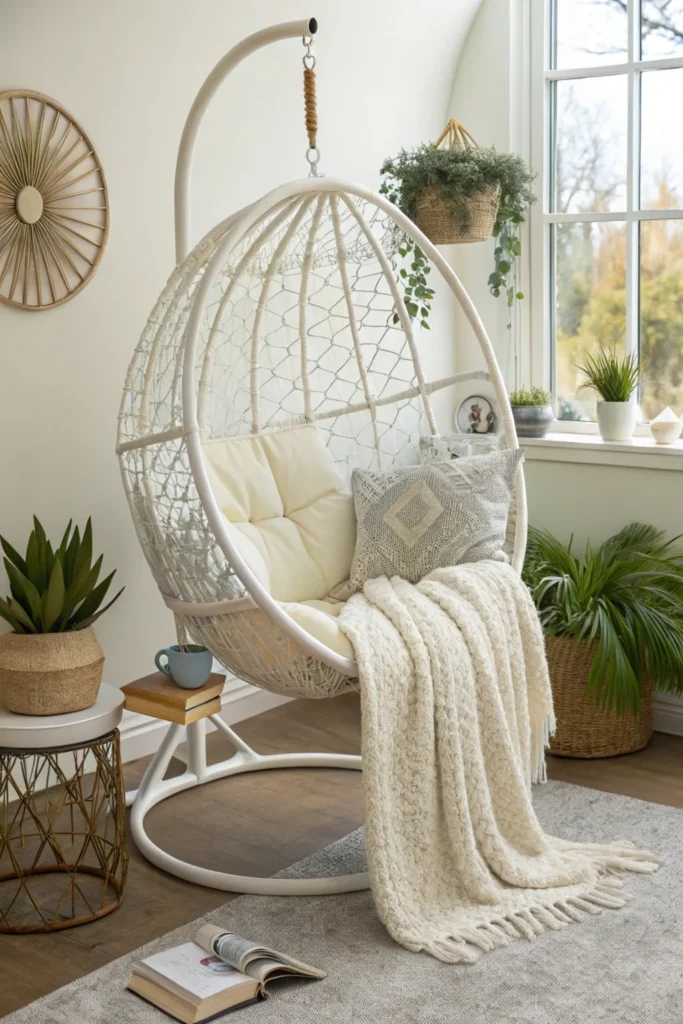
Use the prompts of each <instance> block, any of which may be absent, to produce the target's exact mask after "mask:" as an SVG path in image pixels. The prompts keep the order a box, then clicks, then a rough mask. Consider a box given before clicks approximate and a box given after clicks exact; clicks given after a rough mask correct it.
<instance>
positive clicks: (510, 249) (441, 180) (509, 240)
mask: <svg viewBox="0 0 683 1024" xmlns="http://www.w3.org/2000/svg"><path fill="white" fill-rule="evenodd" d="M380 173H381V174H382V175H383V179H384V180H383V182H382V185H381V187H380V192H381V193H382V194H383V195H385V196H387V198H388V199H389V200H390V201H391V202H392V203H395V204H396V206H398V207H399V209H401V210H402V211H403V213H405V214H406V215H407V216H408V217H410V218H411V220H415V217H416V213H417V201H418V197H419V195H420V192H421V191H422V189H424V188H426V187H427V186H429V185H438V186H439V188H440V189H441V192H442V194H443V196H444V197H445V198H446V199H448V200H449V201H450V203H451V206H452V210H453V214H454V217H455V218H456V221H457V222H458V223H459V225H460V227H461V228H462V229H463V230H467V228H468V227H469V217H470V204H469V200H470V199H471V197H472V196H474V195H477V194H478V193H481V192H486V191H490V190H491V189H492V188H496V187H497V188H499V189H500V201H499V205H498V213H497V216H496V221H495V225H494V228H493V237H494V238H495V239H496V245H495V248H494V259H495V267H494V270H493V272H492V273H491V275H490V276H489V282H488V283H489V287H490V289H491V292H492V294H493V295H495V296H496V297H497V296H499V295H500V294H501V293H503V292H504V293H505V296H506V301H507V304H508V306H509V307H512V305H513V304H514V302H515V299H523V298H524V295H523V294H522V292H521V291H518V290H517V288H516V285H515V280H516V261H517V259H518V257H519V256H520V254H521V251H522V246H521V241H520V238H519V226H520V224H522V222H523V221H524V216H525V214H526V212H527V210H528V209H529V206H530V205H531V203H533V202H534V194H533V192H532V184H533V180H534V175H533V174H532V173H531V172H530V171H529V169H528V168H527V166H526V164H525V163H524V161H523V160H522V158H521V157H520V156H516V155H515V154H512V153H498V152H496V150H495V149H484V148H472V147H467V148H464V149H456V148H451V149H446V148H444V149H440V148H437V147H436V146H434V145H432V144H425V145H422V146H418V147H417V148H416V149H413V150H411V151H410V152H409V151H407V150H405V149H402V150H401V151H400V153H399V154H398V156H397V157H394V158H393V159H387V160H385V161H384V163H383V164H382V167H381V168H380ZM399 253H400V254H401V255H402V256H408V255H412V256H413V257H415V256H418V260H417V262H418V267H417V270H418V271H419V274H421V275H423V276H422V280H419V279H418V275H416V274H415V272H414V271H415V269H416V268H415V267H411V270H412V271H413V273H412V275H411V274H409V273H408V272H407V273H406V276H405V277H404V280H405V281H406V282H407V284H408V287H410V288H412V289H413V291H412V293H411V294H408V293H407V298H408V299H410V300H414V299H415V298H416V297H417V298H420V296H418V295H417V292H416V288H418V287H421V288H425V287H426V288H427V290H428V291H430V289H429V287H428V285H427V284H426V279H425V278H424V269H425V268H424V266H423V265H422V263H421V260H424V261H425V264H426V263H427V261H426V258H425V257H424V254H423V253H421V252H420V251H419V247H418V246H416V245H415V243H414V242H413V241H412V239H409V238H408V237H407V236H406V235H403V236H402V238H401V244H400V247H399ZM413 262H415V260H413ZM402 276H403V275H402ZM411 276H412V277H414V278H415V280H416V284H414V285H410V282H409V278H410V277H411ZM433 294H434V293H433V291H432V292H431V296H430V297H429V298H432V297H433ZM423 297H424V294H423ZM412 305H413V306H416V307H417V309H416V311H415V312H414V313H411V316H412V317H417V316H418V313H419V316H420V321H421V322H422V325H423V326H426V324H427V320H428V317H429V312H430V309H431V306H430V304H429V299H428V301H426V302H420V303H417V302H415V301H412ZM409 312H410V310H409ZM397 321H398V316H397V315H396V314H394V322H397Z"/></svg>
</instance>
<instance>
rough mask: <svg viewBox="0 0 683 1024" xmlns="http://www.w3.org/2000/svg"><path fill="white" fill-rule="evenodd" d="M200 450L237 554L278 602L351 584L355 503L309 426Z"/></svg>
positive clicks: (216, 443) (321, 594)
mask: <svg viewBox="0 0 683 1024" xmlns="http://www.w3.org/2000/svg"><path fill="white" fill-rule="evenodd" d="M202 450H203V452H204V458H205V460H206V466H207V470H208V473H209V479H210V482H211V487H212V490H213V493H214V496H215V498H216V501H217V503H218V507H219V508H220V509H221V511H222V513H223V515H224V516H225V518H226V519H227V520H228V521H229V522H230V523H231V524H232V525H233V527H234V530H233V531H232V532H233V536H234V539H235V542H236V544H237V546H238V549H239V551H240V554H241V555H242V556H243V558H244V559H245V561H246V562H247V564H248V565H249V567H250V569H251V570H252V571H253V572H254V573H255V575H256V576H257V577H258V579H259V580H260V582H261V583H262V584H263V586H264V587H266V588H267V589H268V590H269V591H270V593H271V594H272V596H273V597H274V598H275V599H276V600H277V601H306V600H317V599H320V598H323V597H325V595H326V594H328V593H329V591H330V590H331V589H332V587H335V586H336V585H337V584H338V583H341V582H342V580H346V579H348V576H349V570H350V567H351V560H352V558H353V552H354V549H355V545H356V517H355V513H354V508H353V499H352V497H351V494H350V492H349V491H347V489H346V486H345V484H344V482H343V480H342V478H341V476H340V475H339V473H338V471H337V467H336V466H335V464H334V460H333V459H332V456H331V455H330V454H329V452H328V451H327V449H326V448H325V445H324V443H323V438H322V435H321V434H320V433H319V432H318V429H317V427H316V426H315V425H314V424H306V425H305V426H299V427H289V428H287V429H285V430H280V431H277V432H274V433H269V434H253V435H250V436H248V437H232V438H227V439H225V440H219V441H207V442H205V443H204V444H203V446H202Z"/></svg>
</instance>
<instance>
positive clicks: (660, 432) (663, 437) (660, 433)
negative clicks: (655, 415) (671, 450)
mask: <svg viewBox="0 0 683 1024" xmlns="http://www.w3.org/2000/svg"><path fill="white" fill-rule="evenodd" d="M681 429H683V423H682V422H681V421H680V420H660V421H659V423H657V422H655V421H654V420H653V421H652V422H651V423H650V433H651V434H652V436H653V438H654V439H655V441H656V442H657V444H673V443H674V441H677V440H678V438H679V437H680V436H681Z"/></svg>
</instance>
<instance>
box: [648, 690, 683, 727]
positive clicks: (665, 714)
mask: <svg viewBox="0 0 683 1024" xmlns="http://www.w3.org/2000/svg"><path fill="white" fill-rule="evenodd" d="M652 724H653V725H654V728H655V731H656V732H668V733H670V734H671V735H672V736H683V700H682V699H681V698H680V697H678V698H677V697H669V696H667V695H666V694H662V695H661V696H656V697H655V699H654V703H653V706H652Z"/></svg>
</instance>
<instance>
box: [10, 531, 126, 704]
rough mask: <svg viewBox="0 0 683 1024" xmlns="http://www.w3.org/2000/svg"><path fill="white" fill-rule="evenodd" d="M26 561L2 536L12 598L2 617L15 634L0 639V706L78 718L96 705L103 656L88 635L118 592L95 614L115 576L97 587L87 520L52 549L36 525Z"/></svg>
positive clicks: (98, 562)
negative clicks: (70, 714) (82, 527)
mask: <svg viewBox="0 0 683 1024" xmlns="http://www.w3.org/2000/svg"><path fill="white" fill-rule="evenodd" d="M33 523H34V528H33V531H32V532H31V536H30V537H29V541H28V545H27V548H26V554H25V555H24V556H22V555H20V554H19V552H18V551H16V550H15V549H14V548H13V547H12V545H11V544H9V543H8V541H6V540H5V539H4V538H3V537H0V543H1V544H2V548H3V551H4V553H5V558H4V563H5V569H6V571H7V577H8V579H9V585H10V591H11V593H10V596H8V597H7V598H5V599H4V600H3V599H1V598H0V616H1V617H2V618H3V619H5V621H6V622H8V623H9V624H10V626H11V627H12V630H13V632H9V633H2V634H0V705H2V706H3V707H5V708H7V709H8V710H9V711H15V712H17V713H18V714H24V715H57V714H64V713H66V712H69V711H80V710H82V709H83V708H87V707H90V705H91V704H94V703H95V701H96V700H97V694H98V692H99V688H100V684H101V682H102V666H103V665H104V653H103V651H102V648H101V647H100V644H99V641H98V639H97V637H96V635H95V631H94V629H93V628H92V625H93V623H94V622H95V621H96V620H97V619H98V618H99V617H100V615H102V613H103V612H105V611H106V610H107V608H110V607H111V606H112V605H113V603H114V601H116V600H117V599H118V598H119V597H120V595H121V593H122V590H123V588H122V590H119V592H118V594H116V595H115V596H114V597H113V598H112V600H111V601H109V603H108V604H106V605H105V606H104V607H103V608H102V607H100V606H101V604H102V602H103V601H104V599H105V597H106V594H107V591H108V590H109V586H110V584H111V581H112V579H113V577H114V574H115V573H114V572H112V573H110V574H109V576H107V577H106V578H105V579H103V580H102V581H101V582H98V579H99V574H100V569H101V567H102V558H103V556H102V555H100V557H99V558H98V559H97V560H96V562H95V564H94V565H93V564H92V525H91V522H90V519H88V522H87V524H86V527H85V530H84V531H83V535H82V536H81V534H80V531H79V529H78V527H76V528H75V529H74V530H73V532H72V529H71V527H72V524H71V522H69V525H68V526H67V528H66V531H65V532H64V536H63V537H62V540H61V543H60V544H59V546H58V547H57V548H56V549H53V547H52V544H51V543H50V541H49V540H48V539H47V537H46V535H45V530H44V529H43V527H42V526H41V524H40V522H39V521H38V519H36V518H35V516H34V519H33Z"/></svg>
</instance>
